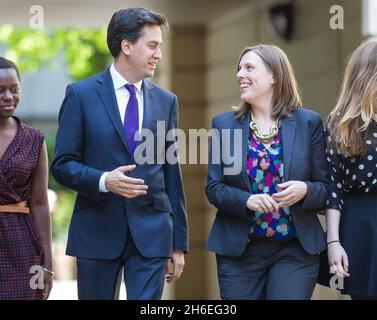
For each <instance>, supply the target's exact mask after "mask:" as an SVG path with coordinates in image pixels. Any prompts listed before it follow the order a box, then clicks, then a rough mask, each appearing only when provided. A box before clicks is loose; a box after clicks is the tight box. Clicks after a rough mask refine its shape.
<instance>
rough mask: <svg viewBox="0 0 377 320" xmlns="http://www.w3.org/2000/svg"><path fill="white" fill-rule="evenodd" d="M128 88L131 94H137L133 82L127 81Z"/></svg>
mask: <svg viewBox="0 0 377 320" xmlns="http://www.w3.org/2000/svg"><path fill="white" fill-rule="evenodd" d="M126 89H127V90H128V92H129V93H130V94H131V96H134V95H136V87H135V86H134V85H133V84H131V83H127V84H126Z"/></svg>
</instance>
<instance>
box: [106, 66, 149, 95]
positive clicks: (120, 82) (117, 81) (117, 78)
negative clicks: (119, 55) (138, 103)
mask: <svg viewBox="0 0 377 320" xmlns="http://www.w3.org/2000/svg"><path fill="white" fill-rule="evenodd" d="M110 74H111V78H112V79H113V84H114V90H115V91H116V90H118V89H120V88H122V87H124V86H125V85H126V84H127V83H130V82H128V81H127V80H126V79H124V78H123V77H122V75H121V74H120V73H119V72H118V71H117V70H116V69H115V67H114V63H113V64H111V67H110ZM132 84H133V85H134V86H135V87H136V90H137V92H138V93H139V94H140V93H141V85H142V84H143V80H140V81H138V82H136V83H132Z"/></svg>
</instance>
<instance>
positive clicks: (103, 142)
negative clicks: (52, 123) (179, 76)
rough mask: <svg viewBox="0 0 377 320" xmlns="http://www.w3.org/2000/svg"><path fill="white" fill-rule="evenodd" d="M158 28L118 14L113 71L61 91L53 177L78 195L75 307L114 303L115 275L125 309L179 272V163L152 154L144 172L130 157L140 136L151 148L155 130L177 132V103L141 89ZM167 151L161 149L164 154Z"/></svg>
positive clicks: (153, 16)
mask: <svg viewBox="0 0 377 320" xmlns="http://www.w3.org/2000/svg"><path fill="white" fill-rule="evenodd" d="M164 25H167V20H166V17H165V16H163V15H161V14H157V13H154V12H152V11H149V10H146V9H143V8H131V9H125V10H120V11H117V12H116V13H114V15H113V17H112V19H111V21H110V23H109V26H108V29H107V44H108V47H109V50H110V52H111V54H112V56H113V57H114V63H113V64H112V65H111V67H110V68H108V69H107V70H105V71H104V72H103V73H101V74H98V75H95V76H93V77H90V78H88V79H84V80H82V81H79V82H77V83H74V84H71V85H69V86H68V87H67V91H66V96H65V99H64V101H63V104H62V107H61V110H60V113H59V129H58V133H57V138H56V149H55V160H54V162H53V164H52V173H53V176H54V177H55V179H56V180H57V181H58V182H59V183H61V184H63V185H65V186H67V187H68V188H71V189H73V190H75V191H76V192H77V199H76V202H75V207H74V212H73V216H72V219H71V223H70V228H69V235H68V244H67V254H68V255H72V256H76V257H77V282H78V297H79V299H114V298H117V289H118V288H119V281H118V279H119V275H120V274H121V271H122V270H123V272H124V279H125V283H126V289H127V296H128V298H129V299H161V296H162V291H163V288H164V282H165V279H166V281H167V282H174V281H175V280H177V279H178V278H179V277H180V275H181V273H182V271H183V266H184V253H186V252H187V250H188V236H187V215H186V201H185V196H184V189H183V184H182V176H181V170H180V166H179V163H176V164H169V163H161V161H157V158H159V159H160V158H161V154H159V153H158V152H156V153H155V154H153V158H152V159H154V160H155V161H153V163H151V162H150V161H148V163H137V161H136V160H137V157H136V156H134V155H135V154H136V153H137V147H138V145H139V146H140V145H141V144H140V142H138V141H137V140H138V139H137V136H138V132H139V133H140V130H142V129H149V130H150V132H151V133H152V136H153V140H152V142H154V144H153V145H156V142H157V132H156V131H157V121H161V122H162V123H164V124H165V130H166V132H167V131H168V130H174V129H175V128H176V127H177V123H178V102H177V97H176V96H175V95H174V94H172V93H170V92H168V91H166V90H164V89H162V88H160V87H159V86H157V85H155V84H153V83H152V82H151V81H149V80H146V78H149V77H152V76H153V75H154V71H155V68H156V65H157V63H158V61H159V60H160V58H161V44H162V35H161V27H162V26H164ZM159 128H160V126H159ZM159 136H160V135H159ZM159 142H160V141H159ZM160 143H161V142H160ZM172 144H174V142H168V141H164V146H165V150H167V149H168V148H169V147H170V146H171V145H172ZM135 159H136V160H135ZM149 159H150V157H149Z"/></svg>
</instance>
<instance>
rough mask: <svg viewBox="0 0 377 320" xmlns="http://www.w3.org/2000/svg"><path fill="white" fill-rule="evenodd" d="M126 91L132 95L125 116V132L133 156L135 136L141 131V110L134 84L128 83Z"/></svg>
mask: <svg viewBox="0 0 377 320" xmlns="http://www.w3.org/2000/svg"><path fill="white" fill-rule="evenodd" d="M126 89H127V90H128V91H129V93H130V99H129V100H128V103H127V108H126V113H125V116H124V132H125V134H126V140H127V144H128V147H129V149H130V152H131V155H133V154H134V150H135V146H136V142H135V140H134V136H135V132H136V131H138V130H139V108H138V103H137V97H136V88H135V86H134V85H133V84H130V83H127V84H126Z"/></svg>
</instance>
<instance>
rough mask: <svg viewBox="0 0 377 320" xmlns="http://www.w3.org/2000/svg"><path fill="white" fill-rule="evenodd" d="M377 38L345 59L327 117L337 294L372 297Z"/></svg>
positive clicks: (376, 260)
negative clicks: (341, 284) (339, 85)
mask: <svg viewBox="0 0 377 320" xmlns="http://www.w3.org/2000/svg"><path fill="white" fill-rule="evenodd" d="M376 121H377V40H369V41H366V42H364V43H363V44H362V45H360V46H359V47H358V48H357V49H356V50H355V52H354V53H353V54H352V56H351V57H350V59H349V62H348V65H347V67H346V70H345V75H344V79H343V84H342V88H341V91H340V95H339V98H338V101H337V104H336V106H335V108H334V110H333V111H332V112H331V113H330V116H329V119H328V139H327V156H328V157H327V160H328V162H329V164H330V165H329V175H330V178H331V181H330V193H329V199H328V201H327V203H326V221H327V245H328V262H329V266H330V268H331V269H332V272H335V273H336V275H337V276H338V277H342V278H344V289H343V290H342V293H345V294H350V295H351V297H352V298H353V299H371V298H372V299H373V298H374V299H376V298H377V122H376Z"/></svg>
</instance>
